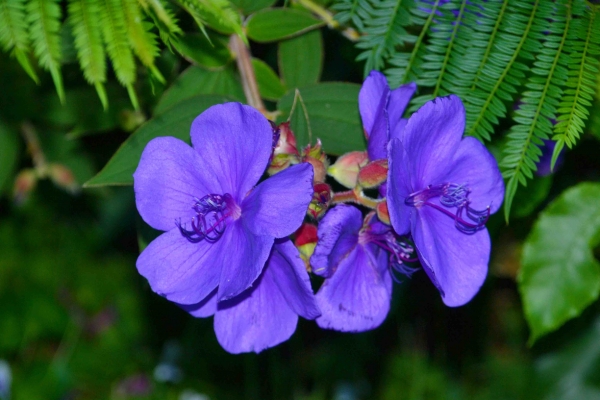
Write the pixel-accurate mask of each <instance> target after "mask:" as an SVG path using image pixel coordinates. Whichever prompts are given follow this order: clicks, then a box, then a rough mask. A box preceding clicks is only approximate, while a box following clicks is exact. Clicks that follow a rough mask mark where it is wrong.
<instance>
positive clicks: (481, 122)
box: [466, 0, 541, 140]
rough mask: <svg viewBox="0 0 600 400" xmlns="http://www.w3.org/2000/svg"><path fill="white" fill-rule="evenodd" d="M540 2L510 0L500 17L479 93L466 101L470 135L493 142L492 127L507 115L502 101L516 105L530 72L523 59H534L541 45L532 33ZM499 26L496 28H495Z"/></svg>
mask: <svg viewBox="0 0 600 400" xmlns="http://www.w3.org/2000/svg"><path fill="white" fill-rule="evenodd" d="M540 3H541V0H535V1H533V2H532V1H531V0H527V1H524V0H508V5H507V7H506V8H503V9H502V10H503V11H502V13H501V14H498V18H501V21H500V22H499V31H498V33H497V34H495V36H496V38H495V41H494V42H493V43H494V48H493V50H492V51H490V52H489V56H488V58H487V62H486V63H485V64H484V65H483V67H481V68H480V69H479V70H478V75H477V81H476V82H475V83H474V84H475V87H476V90H474V91H473V92H472V94H471V95H470V96H468V97H467V98H466V101H467V104H466V109H467V129H466V132H467V135H470V136H475V137H478V138H480V139H487V140H489V139H490V133H491V132H493V125H495V124H497V123H498V120H499V118H502V117H504V116H505V115H506V111H507V110H506V106H505V105H504V103H503V101H508V102H513V101H514V97H515V93H516V92H517V89H516V87H518V86H520V83H521V81H522V80H523V79H524V78H525V72H527V71H529V67H528V66H527V64H525V63H523V62H522V59H529V60H531V59H533V55H532V51H533V50H535V49H537V47H538V44H539V41H538V40H536V39H535V38H534V37H532V35H530V32H531V30H532V28H533V25H534V22H535V21H541V19H540V18H539V17H538V10H539V8H540ZM496 26H497V24H496Z"/></svg>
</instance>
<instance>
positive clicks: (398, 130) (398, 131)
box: [390, 118, 408, 140]
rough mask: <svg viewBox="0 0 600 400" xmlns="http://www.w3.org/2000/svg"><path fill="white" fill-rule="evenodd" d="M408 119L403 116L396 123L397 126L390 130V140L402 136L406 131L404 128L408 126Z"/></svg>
mask: <svg viewBox="0 0 600 400" xmlns="http://www.w3.org/2000/svg"><path fill="white" fill-rule="evenodd" d="M407 122H408V120H407V119H406V118H401V119H400V121H398V123H397V124H396V126H395V127H394V128H393V129H392V130H390V140H392V139H395V138H402V134H403V133H404V129H405V128H406V123H407Z"/></svg>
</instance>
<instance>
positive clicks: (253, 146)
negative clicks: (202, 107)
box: [191, 103, 273, 204]
mask: <svg viewBox="0 0 600 400" xmlns="http://www.w3.org/2000/svg"><path fill="white" fill-rule="evenodd" d="M191 136H192V144H193V145H194V149H196V151H197V152H198V153H199V154H200V156H201V158H202V159H203V160H204V166H203V168H204V174H208V175H212V176H215V177H217V179H218V180H219V183H220V191H219V192H218V193H216V194H224V193H229V194H231V195H232V196H233V198H234V199H235V200H236V202H237V203H238V204H240V203H241V201H242V199H243V198H244V196H245V195H246V193H247V192H248V191H249V190H250V189H252V188H253V187H254V185H256V183H257V182H258V180H259V179H260V177H261V176H262V174H263V173H264V172H265V168H266V167H267V163H268V162H269V157H270V155H271V147H272V144H273V130H272V128H271V125H270V124H269V121H267V119H266V118H265V117H263V116H262V114H261V113H260V112H258V111H257V110H255V109H254V108H252V107H250V106H244V105H241V104H239V103H225V104H217V105H215V106H212V107H210V108H209V109H207V110H206V111H204V112H203V113H202V114H200V115H199V116H198V117H196V119H195V120H194V122H193V123H192V130H191Z"/></svg>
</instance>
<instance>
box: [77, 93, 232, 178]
mask: <svg viewBox="0 0 600 400" xmlns="http://www.w3.org/2000/svg"><path fill="white" fill-rule="evenodd" d="M228 101H232V99H231V98H228V97H225V96H220V95H200V96H195V97H191V98H188V99H186V100H183V101H181V102H179V103H177V105H175V106H173V107H171V108H169V109H167V110H165V111H163V112H162V113H161V114H160V115H158V116H157V117H154V118H152V119H151V120H150V121H148V122H146V123H145V124H144V125H142V126H141V127H140V128H139V129H138V130H137V131H135V132H134V133H133V134H132V135H131V136H130V137H129V138H128V139H127V140H126V141H125V142H124V143H123V144H122V145H121V147H120V148H119V150H117V152H116V153H115V154H114V155H113V156H112V158H111V159H110V160H109V161H108V163H107V164H106V165H105V166H104V168H103V169H102V170H101V171H100V172H99V173H98V174H97V175H96V176H94V177H93V178H92V179H90V180H89V181H87V182H86V183H85V185H84V186H85V187H96V186H106V185H131V184H132V183H133V176H132V175H133V173H134V172H135V169H136V168H137V165H138V162H139V160H140V156H141V155H142V151H143V150H144V147H146V144H147V143H148V142H149V141H150V140H152V139H154V138H156V137H159V136H174V137H176V138H179V139H181V140H184V141H186V142H188V143H189V142H190V125H191V124H192V121H193V120H194V118H196V117H197V116H198V115H199V114H200V113H202V112H203V111H204V110H206V109H207V108H208V107H210V106H212V105H214V104H219V103H225V102H228Z"/></svg>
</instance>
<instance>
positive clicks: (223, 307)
mask: <svg viewBox="0 0 600 400" xmlns="http://www.w3.org/2000/svg"><path fill="white" fill-rule="evenodd" d="M270 270H271V268H270V266H267V267H266V268H265V269H264V273H263V274H262V275H261V276H260V278H258V279H257V280H256V283H255V284H254V286H253V287H252V288H250V289H248V290H246V291H245V292H244V293H242V294H240V295H239V296H237V297H235V298H233V299H231V300H227V301H222V302H219V304H218V305H217V313H216V314H215V333H216V334H217V340H218V341H219V343H220V344H221V346H223V348H224V349H225V350H227V351H228V352H230V353H234V354H237V353H244V352H250V351H253V352H255V353H259V352H260V351H262V350H264V349H266V348H269V347H273V346H275V345H277V344H279V343H281V342H284V341H286V340H287V339H289V338H290V336H292V334H293V333H294V331H295V330H296V324H297V323H298V315H296V313H295V312H294V311H293V310H292V309H291V308H290V306H289V305H288V303H287V301H286V299H285V298H284V296H283V294H282V293H281V291H280V290H279V288H278V286H277V282H276V281H275V278H276V277H275V275H273V274H272V273H271V272H270Z"/></svg>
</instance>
